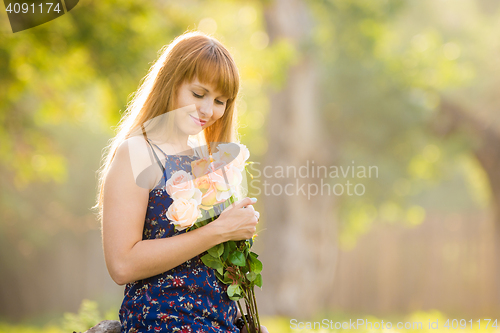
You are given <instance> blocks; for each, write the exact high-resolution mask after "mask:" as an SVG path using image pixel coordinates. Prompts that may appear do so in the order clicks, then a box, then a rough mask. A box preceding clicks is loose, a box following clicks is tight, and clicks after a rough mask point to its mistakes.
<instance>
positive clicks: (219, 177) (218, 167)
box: [208, 161, 229, 191]
mask: <svg viewBox="0 0 500 333" xmlns="http://www.w3.org/2000/svg"><path fill="white" fill-rule="evenodd" d="M224 166H226V162H223V161H215V162H212V163H210V171H211V172H210V173H209V174H208V178H210V181H212V183H214V184H215V188H216V189H217V190H218V191H228V190H229V184H228V182H229V177H228V182H226V180H225V179H224V174H223V173H222V168H223V167H224ZM226 176H228V174H227V173H226Z"/></svg>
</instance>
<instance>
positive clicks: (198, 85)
mask: <svg viewBox="0 0 500 333" xmlns="http://www.w3.org/2000/svg"><path fill="white" fill-rule="evenodd" d="M194 86H197V87H200V88H202V89H204V90H205V91H206V92H208V93H209V92H210V90H208V89H207V88H205V87H204V86H202V85H200V84H194ZM221 97H224V98H227V99H229V97H227V96H221Z"/></svg>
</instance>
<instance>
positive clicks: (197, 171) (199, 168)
mask: <svg viewBox="0 0 500 333" xmlns="http://www.w3.org/2000/svg"><path fill="white" fill-rule="evenodd" d="M210 162H212V160H211V159H210V158H209V157H204V158H200V159H198V160H194V161H193V162H191V172H192V174H193V175H194V176H195V177H196V178H199V177H202V176H203V175H206V174H207V173H209V172H210V171H209V165H210Z"/></svg>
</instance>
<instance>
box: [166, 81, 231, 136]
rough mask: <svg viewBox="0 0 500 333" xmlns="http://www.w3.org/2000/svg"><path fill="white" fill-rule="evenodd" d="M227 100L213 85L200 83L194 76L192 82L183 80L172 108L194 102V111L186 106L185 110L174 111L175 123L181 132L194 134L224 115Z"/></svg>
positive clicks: (178, 107)
mask: <svg viewBox="0 0 500 333" xmlns="http://www.w3.org/2000/svg"><path fill="white" fill-rule="evenodd" d="M227 100H228V98H227V97H226V96H222V94H221V93H220V92H218V91H215V88H214V87H213V86H211V85H209V84H206V83H200V82H199V81H198V78H196V77H195V78H194V79H193V81H192V82H187V81H185V82H184V83H183V84H182V85H181V86H180V87H179V90H178V92H177V105H176V106H175V108H174V109H180V108H183V107H185V106H188V105H193V104H194V105H195V106H196V111H195V110H194V109H190V108H186V110H187V111H180V112H179V113H176V115H175V123H176V125H177V127H178V128H179V129H180V130H181V132H183V133H185V134H188V135H196V134H198V133H199V132H201V131H202V130H203V129H205V128H207V127H209V126H210V125H212V124H213V123H214V122H215V121H216V120H217V119H219V118H220V117H222V116H223V115H224V111H225V110H226V104H227Z"/></svg>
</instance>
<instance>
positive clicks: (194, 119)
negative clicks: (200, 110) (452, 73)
mask: <svg viewBox="0 0 500 333" xmlns="http://www.w3.org/2000/svg"><path fill="white" fill-rule="evenodd" d="M189 116H190V117H191V119H193V121H194V123H195V124H196V125H199V126H203V125H205V124H206V123H207V121H206V120H201V119H198V118H196V117H193V116H192V115H189Z"/></svg>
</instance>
